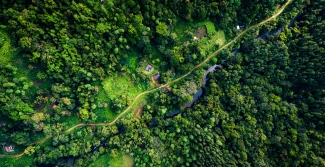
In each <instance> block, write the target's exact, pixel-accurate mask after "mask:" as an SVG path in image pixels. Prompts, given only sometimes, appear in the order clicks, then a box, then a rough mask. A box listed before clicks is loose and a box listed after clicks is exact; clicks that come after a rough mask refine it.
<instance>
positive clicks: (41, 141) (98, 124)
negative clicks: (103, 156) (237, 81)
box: [0, 0, 291, 158]
mask: <svg viewBox="0 0 325 167" xmlns="http://www.w3.org/2000/svg"><path fill="white" fill-rule="evenodd" d="M290 2H291V0H288V1H287V2H286V3H285V4H284V5H283V6H282V7H281V8H280V10H279V11H278V12H277V13H276V14H274V15H273V16H271V17H269V18H267V19H265V20H263V21H262V22H260V23H258V24H255V25H253V26H251V27H249V28H247V29H245V30H243V31H242V32H241V33H240V34H238V35H237V36H236V37H235V38H234V39H233V40H231V41H230V42H228V43H227V44H225V45H223V46H222V47H221V48H219V49H218V50H216V51H215V52H213V53H212V54H210V55H209V56H208V57H207V58H206V59H205V60H203V61H202V62H201V63H200V64H198V65H196V66H195V67H193V68H192V69H191V70H190V71H188V72H187V73H186V74H184V75H183V76H181V77H179V78H177V79H175V80H173V81H171V82H168V83H166V84H164V85H161V86H159V87H157V88H154V89H151V90H147V91H145V92H142V93H140V94H138V95H137V96H136V97H135V99H134V100H133V102H132V103H131V104H130V105H129V106H128V107H127V108H126V109H125V110H124V111H123V112H122V113H121V114H119V115H118V116H117V117H116V118H115V119H114V120H113V121H112V122H108V123H97V124H77V125H75V126H73V127H71V128H69V129H68V130H66V131H64V132H62V133H68V132H70V131H72V130H74V129H75V128H77V127H81V126H107V125H113V124H114V123H115V122H116V121H117V120H119V119H120V118H121V117H122V116H123V115H124V114H125V113H127V112H128V111H129V110H130V109H131V108H132V106H133V105H134V104H135V103H136V101H137V100H138V99H139V98H140V97H141V96H142V95H145V94H148V93H151V92H154V91H156V90H159V89H161V88H164V87H166V86H168V85H170V84H172V83H175V82H178V81H180V80H181V79H183V78H185V77H187V76H188V75H189V74H191V73H192V72H193V71H194V70H196V69H197V68H199V67H201V66H202V65H204V64H205V63H206V62H208V61H209V60H210V59H211V58H212V57H213V56H215V55H216V54H217V53H219V52H220V51H221V50H223V49H225V48H227V47H228V46H229V45H231V44H233V43H234V42H235V41H236V40H238V39H239V38H240V37H241V36H243V35H244V34H245V33H247V32H248V31H249V30H251V29H253V28H256V27H258V26H260V25H262V24H265V23H266V22H268V21H270V20H272V19H274V18H276V17H277V16H279V15H280V14H281V13H282V12H283V10H284V9H285V8H286V7H287V6H288V5H289V4H290ZM52 137H53V136H48V137H46V138H43V139H42V140H40V141H38V142H35V143H31V144H30V145H29V146H32V145H37V144H41V143H43V142H44V141H46V140H48V139H50V138H52ZM24 154H25V153H24V152H23V153H21V154H17V155H0V157H9V158H19V157H21V156H23V155H24Z"/></svg>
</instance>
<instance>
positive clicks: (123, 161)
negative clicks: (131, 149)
mask: <svg viewBox="0 0 325 167" xmlns="http://www.w3.org/2000/svg"><path fill="white" fill-rule="evenodd" d="M133 165H134V162H133V158H132V157H131V156H129V155H126V154H123V153H121V152H119V153H118V154H117V156H116V157H112V156H110V155H109V153H105V154H104V155H101V156H100V157H99V158H97V160H96V161H95V162H93V163H92V164H91V165H89V166H88V167H107V166H111V167H132V166H133Z"/></svg>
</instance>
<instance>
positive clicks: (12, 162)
mask: <svg viewBox="0 0 325 167" xmlns="http://www.w3.org/2000/svg"><path fill="white" fill-rule="evenodd" d="M33 160H34V155H32V156H22V157H20V158H1V157H0V167H26V166H30V165H31V164H32V163H33Z"/></svg>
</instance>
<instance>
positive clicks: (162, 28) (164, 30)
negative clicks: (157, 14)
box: [156, 22, 168, 37]
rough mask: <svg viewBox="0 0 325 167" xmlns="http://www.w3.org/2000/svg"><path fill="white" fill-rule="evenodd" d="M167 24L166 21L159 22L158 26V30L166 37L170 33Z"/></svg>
mask: <svg viewBox="0 0 325 167" xmlns="http://www.w3.org/2000/svg"><path fill="white" fill-rule="evenodd" d="M167 28H168V27H167V24H166V23H165V22H159V23H158V25H157V26H156V32H157V33H158V34H160V35H162V36H164V37H166V36H167V35H168V30H167Z"/></svg>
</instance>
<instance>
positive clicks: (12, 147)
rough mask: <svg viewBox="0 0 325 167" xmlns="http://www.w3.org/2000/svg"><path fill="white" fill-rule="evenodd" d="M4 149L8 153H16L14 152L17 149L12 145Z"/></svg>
mask: <svg viewBox="0 0 325 167" xmlns="http://www.w3.org/2000/svg"><path fill="white" fill-rule="evenodd" d="M4 149H5V151H6V152H14V151H15V150H14V149H15V148H14V146H12V145H8V146H4Z"/></svg>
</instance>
